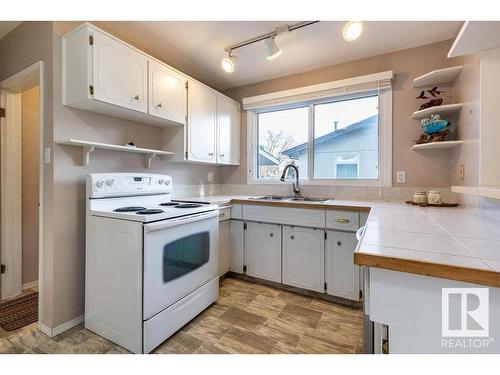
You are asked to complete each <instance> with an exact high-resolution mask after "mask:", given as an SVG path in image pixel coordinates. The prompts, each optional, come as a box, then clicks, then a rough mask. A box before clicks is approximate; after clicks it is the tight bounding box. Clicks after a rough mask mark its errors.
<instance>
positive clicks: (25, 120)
mask: <svg viewBox="0 0 500 375" xmlns="http://www.w3.org/2000/svg"><path fill="white" fill-rule="evenodd" d="M39 91H40V87H39V86H35V87H33V88H32V89H29V90H26V91H24V92H22V93H21V126H22V129H21V134H22V135H21V158H22V189H23V192H22V194H23V195H22V207H23V208H22V210H23V213H22V220H23V224H22V225H23V228H22V236H23V256H22V258H23V278H22V279H23V284H26V283H30V282H32V281H37V280H38V225H39V223H38V200H39V197H38V194H39V191H40V189H39V181H40V180H39V178H40V175H39V169H40V166H39V162H40V127H39V126H40V118H39V116H40V104H39V100H40V98H39Z"/></svg>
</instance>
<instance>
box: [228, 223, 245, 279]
mask: <svg viewBox="0 0 500 375" xmlns="http://www.w3.org/2000/svg"><path fill="white" fill-rule="evenodd" d="M225 223H229V270H230V271H232V272H237V273H243V265H244V262H245V256H244V249H245V247H244V246H245V229H244V223H243V221H241V220H228V221H225Z"/></svg>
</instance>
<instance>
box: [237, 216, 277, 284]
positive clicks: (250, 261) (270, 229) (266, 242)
mask: <svg viewBox="0 0 500 375" xmlns="http://www.w3.org/2000/svg"><path fill="white" fill-rule="evenodd" d="M245 264H246V266H247V275H248V276H254V277H258V278H260V279H264V280H271V281H275V282H277V283H281V226H280V225H277V224H262V223H251V222H250V223H247V230H246V231H245Z"/></svg>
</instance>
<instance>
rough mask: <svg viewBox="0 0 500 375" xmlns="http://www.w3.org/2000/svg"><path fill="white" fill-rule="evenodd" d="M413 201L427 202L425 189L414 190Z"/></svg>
mask: <svg viewBox="0 0 500 375" xmlns="http://www.w3.org/2000/svg"><path fill="white" fill-rule="evenodd" d="M413 202H414V203H420V204H425V203H427V192H425V191H416V192H415V193H414V194H413Z"/></svg>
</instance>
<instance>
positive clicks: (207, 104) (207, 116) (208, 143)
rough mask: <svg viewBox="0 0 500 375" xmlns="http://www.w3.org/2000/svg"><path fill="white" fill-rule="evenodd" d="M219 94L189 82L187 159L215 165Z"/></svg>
mask: <svg viewBox="0 0 500 375" xmlns="http://www.w3.org/2000/svg"><path fill="white" fill-rule="evenodd" d="M216 109H217V94H216V93H215V91H213V90H211V89H210V88H208V87H206V86H204V85H202V84H200V83H198V82H196V81H189V85H188V124H187V126H188V131H187V155H188V156H187V159H188V160H191V161H198V162H206V163H215V162H216V161H217V159H216V156H215V137H216V112H217V110H216Z"/></svg>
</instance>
